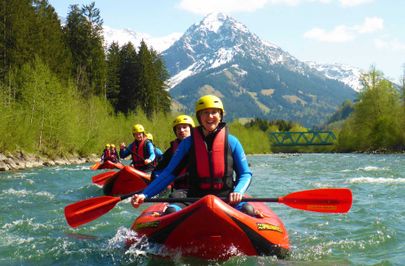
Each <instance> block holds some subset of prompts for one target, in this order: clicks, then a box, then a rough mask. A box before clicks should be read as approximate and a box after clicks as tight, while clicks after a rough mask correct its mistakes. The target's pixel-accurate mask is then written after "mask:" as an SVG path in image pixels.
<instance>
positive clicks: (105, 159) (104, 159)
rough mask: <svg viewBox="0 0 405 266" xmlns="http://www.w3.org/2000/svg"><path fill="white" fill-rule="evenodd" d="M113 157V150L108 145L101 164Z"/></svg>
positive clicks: (102, 155)
mask: <svg viewBox="0 0 405 266" xmlns="http://www.w3.org/2000/svg"><path fill="white" fill-rule="evenodd" d="M110 157H111V150H110V144H106V145H105V147H104V150H103V154H101V158H100V163H104V162H105V161H107V160H110Z"/></svg>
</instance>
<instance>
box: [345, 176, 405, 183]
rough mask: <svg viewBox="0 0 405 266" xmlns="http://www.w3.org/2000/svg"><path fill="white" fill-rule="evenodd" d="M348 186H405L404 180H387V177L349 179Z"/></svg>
mask: <svg viewBox="0 0 405 266" xmlns="http://www.w3.org/2000/svg"><path fill="white" fill-rule="evenodd" d="M347 182H348V183H350V184H359V183H364V184H405V178H387V177H355V178H350V179H349V180H348V181H347Z"/></svg>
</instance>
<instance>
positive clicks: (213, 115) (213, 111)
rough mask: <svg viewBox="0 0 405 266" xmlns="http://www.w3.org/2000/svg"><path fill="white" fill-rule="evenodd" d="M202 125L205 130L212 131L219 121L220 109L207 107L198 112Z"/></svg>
mask: <svg viewBox="0 0 405 266" xmlns="http://www.w3.org/2000/svg"><path fill="white" fill-rule="evenodd" d="M199 115H200V122H201V125H202V127H203V128H204V129H205V130H206V131H207V132H212V131H214V130H215V129H216V128H217V127H218V125H219V123H220V122H221V109H218V108H208V109H204V110H201V111H200V112H199Z"/></svg>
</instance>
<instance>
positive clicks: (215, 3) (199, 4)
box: [178, 0, 358, 15]
mask: <svg viewBox="0 0 405 266" xmlns="http://www.w3.org/2000/svg"><path fill="white" fill-rule="evenodd" d="M331 1H332V0H181V1H180V3H179V5H178V6H179V8H181V9H183V10H186V11H189V12H191V13H194V14H199V15H206V14H209V13H215V12H223V13H232V12H253V11H256V10H258V9H261V8H263V7H264V6H265V5H266V4H272V5H287V6H297V5H299V4H301V3H305V2H319V3H322V4H327V3H330V2H331ZM357 1H358V0H357Z"/></svg>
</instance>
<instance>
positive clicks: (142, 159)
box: [120, 124, 156, 172]
mask: <svg viewBox="0 0 405 266" xmlns="http://www.w3.org/2000/svg"><path fill="white" fill-rule="evenodd" d="M132 135H133V136H134V138H135V140H134V142H132V143H131V144H129V146H128V147H126V146H125V143H121V145H120V157H121V158H125V157H127V156H128V155H132V163H131V164H132V166H133V167H134V168H135V169H138V170H141V171H144V172H151V171H152V170H153V168H154V166H153V164H152V162H153V161H154V160H155V157H156V155H155V151H154V147H153V144H152V142H151V141H150V140H148V138H147V137H146V134H145V128H144V127H143V126H142V125H141V124H135V125H134V126H133V127H132Z"/></svg>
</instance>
